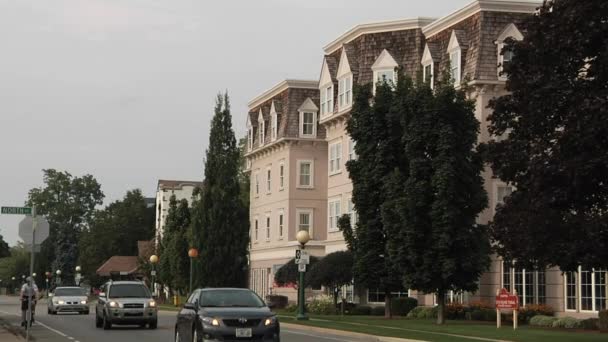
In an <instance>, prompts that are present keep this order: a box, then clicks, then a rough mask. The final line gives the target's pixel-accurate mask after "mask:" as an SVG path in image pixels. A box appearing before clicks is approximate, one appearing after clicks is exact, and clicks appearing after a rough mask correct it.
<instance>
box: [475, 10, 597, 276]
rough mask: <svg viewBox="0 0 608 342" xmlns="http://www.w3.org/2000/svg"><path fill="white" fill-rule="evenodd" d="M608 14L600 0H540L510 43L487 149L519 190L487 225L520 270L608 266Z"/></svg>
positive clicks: (498, 245) (492, 162)
mask: <svg viewBox="0 0 608 342" xmlns="http://www.w3.org/2000/svg"><path fill="white" fill-rule="evenodd" d="M606 13H608V2H606V1H576V0H560V1H545V3H544V4H543V6H542V7H541V8H540V11H539V13H538V14H537V15H535V16H531V17H530V18H529V19H528V20H527V22H526V23H525V27H526V29H527V32H526V35H525V38H524V40H523V41H521V42H515V41H511V42H510V44H508V45H507V47H506V49H511V50H512V51H513V52H514V58H513V60H512V62H511V63H509V65H508V66H505V71H507V73H508V81H507V90H508V91H510V94H509V95H506V96H502V97H500V98H498V99H496V100H495V101H492V102H491V104H490V105H491V107H492V108H493V110H494V112H493V114H492V115H491V116H490V117H489V122H490V126H489V131H490V133H491V134H492V135H493V136H494V137H496V138H495V139H494V140H493V141H491V142H490V143H489V144H488V146H487V147H488V161H489V163H490V165H491V167H492V170H493V171H494V173H495V175H496V176H497V177H498V178H500V179H501V180H503V181H505V182H507V183H508V184H510V185H512V186H513V187H514V188H515V189H516V191H514V192H513V193H512V194H511V196H509V197H508V198H507V199H506V201H505V204H504V205H503V206H501V207H499V208H498V209H497V213H496V216H495V217H494V222H493V223H492V224H491V231H492V237H493V239H494V241H495V247H496V251H497V252H498V254H500V255H501V256H503V257H504V258H505V260H507V261H514V262H516V264H517V265H518V266H519V267H525V268H528V269H533V268H544V267H546V266H559V267H560V268H561V269H562V270H563V271H576V270H577V267H578V266H579V265H582V266H583V267H584V268H586V269H591V268H592V267H595V268H596V269H602V268H604V269H605V268H606V267H608V215H607V213H608V188H607V187H606V184H608V149H607V148H606V146H608V120H606V117H607V115H608V88H607V87H606V84H608V67H607V66H608V54H607V53H606V46H608V25H606V20H607V19H606ZM498 137H500V138H498ZM547 237H550V238H547Z"/></svg>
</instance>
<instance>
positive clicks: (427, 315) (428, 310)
mask: <svg viewBox="0 0 608 342" xmlns="http://www.w3.org/2000/svg"><path fill="white" fill-rule="evenodd" d="M437 311H438V309H437V307H436V306H433V307H430V306H417V307H415V308H413V309H412V310H411V311H410V312H409V313H408V314H407V318H418V319H433V318H437Z"/></svg>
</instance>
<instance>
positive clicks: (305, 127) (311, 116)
mask: <svg viewBox="0 0 608 342" xmlns="http://www.w3.org/2000/svg"><path fill="white" fill-rule="evenodd" d="M300 122H301V124H300V125H301V127H300V135H301V136H309V137H314V136H315V113H312V112H301V113H300Z"/></svg>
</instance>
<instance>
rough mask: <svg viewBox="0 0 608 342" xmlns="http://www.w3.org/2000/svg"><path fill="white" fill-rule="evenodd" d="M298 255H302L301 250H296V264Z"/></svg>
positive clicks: (298, 259) (298, 258)
mask: <svg viewBox="0 0 608 342" xmlns="http://www.w3.org/2000/svg"><path fill="white" fill-rule="evenodd" d="M300 255H302V250H301V249H296V264H297V263H299V261H300Z"/></svg>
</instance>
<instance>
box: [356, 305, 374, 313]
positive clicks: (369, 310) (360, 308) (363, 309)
mask: <svg viewBox="0 0 608 342" xmlns="http://www.w3.org/2000/svg"><path fill="white" fill-rule="evenodd" d="M352 314H353V315H361V316H369V315H371V314H372V308H371V307H370V306H367V305H357V306H355V307H354V308H353V310H352Z"/></svg>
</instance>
